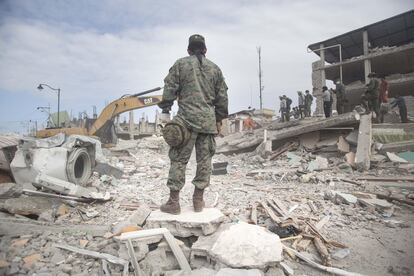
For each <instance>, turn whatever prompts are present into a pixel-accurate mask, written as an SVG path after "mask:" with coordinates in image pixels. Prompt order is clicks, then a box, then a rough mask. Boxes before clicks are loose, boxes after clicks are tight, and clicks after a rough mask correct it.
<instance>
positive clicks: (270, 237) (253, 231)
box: [191, 222, 282, 269]
mask: <svg viewBox="0 0 414 276" xmlns="http://www.w3.org/2000/svg"><path fill="white" fill-rule="evenodd" d="M199 256H206V257H207V258H210V259H212V260H214V262H215V263H216V264H220V265H222V266H228V267H233V268H257V269H265V268H267V267H269V266H275V265H277V264H278V263H279V262H280V261H281V260H282V244H281V242H280V239H279V236H278V235H276V234H273V233H271V232H269V231H268V230H267V229H265V228H263V227H260V226H257V225H251V224H247V223H244V222H239V223H236V224H225V225H222V226H221V227H220V229H219V230H218V231H217V232H216V233H214V234H213V235H209V236H203V237H199V239H198V240H197V242H195V243H194V244H193V246H192V252H191V263H193V260H196V259H197V258H198V257H199Z"/></svg>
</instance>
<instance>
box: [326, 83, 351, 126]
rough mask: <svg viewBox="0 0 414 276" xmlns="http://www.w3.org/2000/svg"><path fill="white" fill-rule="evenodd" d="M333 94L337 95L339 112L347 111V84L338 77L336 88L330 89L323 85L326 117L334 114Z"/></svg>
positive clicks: (337, 109)
mask: <svg viewBox="0 0 414 276" xmlns="http://www.w3.org/2000/svg"><path fill="white" fill-rule="evenodd" d="M333 94H335V95H336V111H337V112H338V114H343V113H344V112H345V103H346V102H347V99H346V97H345V85H343V84H342V82H341V81H340V80H339V79H338V80H337V81H336V82H335V89H328V87H326V86H324V87H322V100H323V112H324V113H325V117H326V118H329V117H331V116H332V105H333Z"/></svg>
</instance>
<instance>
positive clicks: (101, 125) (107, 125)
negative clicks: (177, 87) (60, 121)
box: [36, 87, 162, 145]
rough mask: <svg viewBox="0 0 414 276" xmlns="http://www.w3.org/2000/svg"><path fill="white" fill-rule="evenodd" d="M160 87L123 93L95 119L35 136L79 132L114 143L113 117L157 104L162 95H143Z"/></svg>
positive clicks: (50, 129) (38, 133)
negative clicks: (129, 93)
mask: <svg viewBox="0 0 414 276" xmlns="http://www.w3.org/2000/svg"><path fill="white" fill-rule="evenodd" d="M161 89H162V88H161V87H157V88H153V89H150V90H147V91H143V92H140V93H136V94H133V95H124V96H122V97H121V98H119V99H117V100H115V101H113V102H111V103H110V104H108V105H107V106H105V108H104V109H103V110H102V112H101V114H99V116H98V118H97V119H88V121H87V123H86V126H85V127H84V128H83V127H68V128H48V129H42V130H39V131H37V132H36V137H38V138H46V137H51V136H54V135H56V134H58V133H65V134H67V135H73V134H79V135H86V136H97V137H99V138H100V140H101V142H102V144H106V145H110V144H116V142H117V136H116V132H115V126H114V118H115V117H116V116H117V115H119V114H121V113H124V112H127V111H130V110H134V109H139V108H144V107H148V106H153V105H156V104H158V103H159V102H160V101H161V99H162V96H161V95H155V96H145V97H140V96H142V95H145V94H149V93H152V92H155V91H159V90H161Z"/></svg>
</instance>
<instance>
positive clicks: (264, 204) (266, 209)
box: [260, 200, 281, 224]
mask: <svg viewBox="0 0 414 276" xmlns="http://www.w3.org/2000/svg"><path fill="white" fill-rule="evenodd" d="M260 205H262V207H263V209H265V211H266V213H267V215H268V216H269V217H270V219H271V220H272V221H273V222H274V223H276V224H280V223H281V220H280V218H279V217H278V216H276V214H275V213H274V212H273V211H272V209H270V207H269V206H268V205H267V203H266V202H265V201H263V200H262V201H260Z"/></svg>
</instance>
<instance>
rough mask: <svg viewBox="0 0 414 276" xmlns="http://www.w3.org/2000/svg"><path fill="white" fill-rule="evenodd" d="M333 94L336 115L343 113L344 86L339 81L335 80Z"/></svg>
mask: <svg viewBox="0 0 414 276" xmlns="http://www.w3.org/2000/svg"><path fill="white" fill-rule="evenodd" d="M335 94H336V111H338V114H343V113H345V106H344V105H345V103H346V98H345V85H343V84H342V83H341V80H339V79H338V80H337V81H336V83H335Z"/></svg>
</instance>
